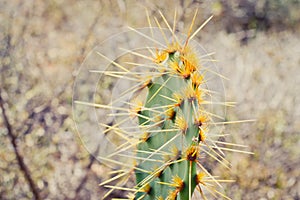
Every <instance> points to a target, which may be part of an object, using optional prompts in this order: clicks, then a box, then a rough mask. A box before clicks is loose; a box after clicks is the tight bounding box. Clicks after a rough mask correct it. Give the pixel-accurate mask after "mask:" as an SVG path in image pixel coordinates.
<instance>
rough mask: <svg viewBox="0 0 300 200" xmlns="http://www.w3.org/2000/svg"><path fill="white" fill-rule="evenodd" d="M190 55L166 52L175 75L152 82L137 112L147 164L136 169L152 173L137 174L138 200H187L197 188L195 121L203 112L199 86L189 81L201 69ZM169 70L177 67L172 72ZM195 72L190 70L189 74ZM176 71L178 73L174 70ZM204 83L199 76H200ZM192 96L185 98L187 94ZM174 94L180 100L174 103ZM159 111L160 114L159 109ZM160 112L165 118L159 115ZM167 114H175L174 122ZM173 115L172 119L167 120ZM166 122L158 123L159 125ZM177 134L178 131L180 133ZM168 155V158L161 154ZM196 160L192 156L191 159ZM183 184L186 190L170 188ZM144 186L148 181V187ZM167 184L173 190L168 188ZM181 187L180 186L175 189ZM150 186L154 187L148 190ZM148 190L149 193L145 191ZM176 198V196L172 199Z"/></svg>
mask: <svg viewBox="0 0 300 200" xmlns="http://www.w3.org/2000/svg"><path fill="white" fill-rule="evenodd" d="M188 53H189V52H188V51H186V52H179V51H177V50H176V51H175V52H164V53H162V54H165V55H166V57H167V58H166V60H164V61H162V63H165V64H164V66H165V67H166V68H169V69H170V71H171V73H164V74H163V75H162V76H161V77H158V78H154V79H153V80H151V82H150V83H149V84H148V96H147V99H146V103H145V105H144V108H147V109H145V110H143V109H142V110H140V111H139V124H140V126H141V127H150V128H146V130H148V132H147V133H146V138H142V140H143V141H142V142H141V143H140V144H139V145H138V146H137V149H138V150H139V151H138V153H137V157H139V158H145V159H144V160H142V161H141V162H140V163H139V164H138V168H141V169H144V170H146V171H152V172H153V173H151V174H148V173H144V172H140V171H138V170H136V182H137V186H138V187H139V188H140V189H141V190H143V192H138V193H137V194H136V199H139V198H142V199H145V200H148V199H149V200H152V199H159V198H162V199H173V198H175V199H180V200H187V199H189V198H190V196H189V195H191V194H192V193H193V191H194V189H195V187H196V185H197V180H196V177H197V171H196V162H195V161H196V159H197V154H198V143H199V142H200V140H199V138H200V136H199V132H200V126H199V123H197V122H198V119H197V117H196V116H198V115H199V113H194V112H195V111H199V108H200V106H201V102H199V101H200V100H201V96H200V95H201V93H200V91H201V89H200V87H199V86H200V85H199V84H196V85H195V83H194V82H195V81H193V80H192V78H191V76H192V75H194V74H198V71H197V68H196V67H198V66H190V67H189V66H187V65H193V64H194V63H188V64H187V62H189V61H188V60H186V59H185V58H186V57H189V56H187V55H185V54H188ZM170 65H173V66H177V67H178V69H181V70H176V71H173V72H174V73H172V68H171V67H170ZM189 68H191V69H189ZM173 69H174V68H173ZM198 77H200V76H198ZM188 90H190V93H191V94H194V95H190V96H189V95H186V94H185V93H187V92H189V91H188ZM174 94H178V96H180V97H182V99H177V101H178V102H176V101H175V98H174ZM156 108H159V109H156ZM157 110H160V111H162V112H161V113H162V114H157V112H155V111H157ZM167 113H171V117H170V116H168V114H167ZM169 115H170V114H169ZM156 118H157V120H158V122H159V121H162V122H161V123H156V121H155V120H153V121H152V120H149V119H156ZM176 129H177V130H176ZM172 149H173V150H174V149H176V151H175V152H173V154H175V155H172V153H170V155H169V156H167V155H163V154H161V152H172ZM193 154H194V155H193ZM148 159H155V160H158V161H163V162H164V164H160V165H157V166H155V165H153V161H148ZM175 177H177V178H178V177H179V179H178V180H180V179H181V180H182V183H183V185H182V186H177V187H176V186H170V184H176V181H175V183H174V178H175ZM145 180H146V181H145ZM164 183H169V184H164ZM177 184H178V183H177ZM149 186H150V187H149ZM145 188H146V189H145ZM172 193H173V196H172Z"/></svg>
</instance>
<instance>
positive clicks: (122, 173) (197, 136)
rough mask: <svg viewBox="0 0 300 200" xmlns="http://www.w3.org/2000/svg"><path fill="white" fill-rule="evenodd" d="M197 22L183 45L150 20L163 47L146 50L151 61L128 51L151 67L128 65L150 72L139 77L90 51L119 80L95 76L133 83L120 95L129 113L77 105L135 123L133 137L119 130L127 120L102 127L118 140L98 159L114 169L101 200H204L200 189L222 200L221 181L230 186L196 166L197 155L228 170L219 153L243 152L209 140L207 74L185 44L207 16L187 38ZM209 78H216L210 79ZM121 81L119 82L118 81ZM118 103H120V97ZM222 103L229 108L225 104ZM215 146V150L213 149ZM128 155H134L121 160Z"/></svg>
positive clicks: (210, 121) (210, 117) (199, 162)
mask: <svg viewBox="0 0 300 200" xmlns="http://www.w3.org/2000/svg"><path fill="white" fill-rule="evenodd" d="M160 14H161V13H160ZM196 15H197V12H196V13H195V15H194V18H193V21H192V23H191V26H190V29H189V32H188V34H187V36H186V37H185V39H184V40H182V39H181V38H179V37H178V36H176V35H175V32H174V30H175V27H173V29H171V28H170V26H169V24H168V22H167V20H166V19H165V17H164V16H163V15H162V14H161V17H162V18H163V20H164V22H165V23H166V25H167V27H168V29H167V31H170V32H171V34H172V38H171V40H168V39H167V36H166V34H165V33H164V30H163V29H162V28H161V26H160V24H159V23H158V21H157V20H156V22H157V25H158V27H159V31H161V33H162V34H161V35H162V37H164V39H165V42H166V45H163V48H157V49H156V51H152V50H151V49H149V52H150V53H151V54H152V57H150V56H148V55H143V54H140V53H137V52H134V51H128V52H127V53H130V54H132V55H134V56H138V57H143V58H147V59H148V60H151V62H152V63H150V64H145V65H143V64H141V63H137V62H136V63H131V64H133V65H134V66H142V67H143V66H147V67H150V68H151V71H150V72H148V74H146V76H142V75H141V74H142V73H134V72H131V71H130V69H131V68H129V67H126V66H123V65H121V64H119V63H117V62H116V60H113V59H110V58H108V57H106V56H105V55H103V54H101V53H100V52H97V53H98V55H100V56H101V57H102V58H104V59H105V60H107V61H109V62H110V63H111V64H112V65H113V66H115V67H117V68H118V69H120V70H121V71H123V72H122V73H120V72H117V71H106V72H103V71H101V72H100V73H101V74H102V75H103V74H104V75H105V76H111V77H115V78H120V77H121V78H124V77H126V76H127V79H128V80H134V81H136V80H138V81H140V83H139V84H138V86H137V87H133V88H129V90H126V91H127V93H130V95H129V96H130V98H129V99H130V102H126V104H127V105H130V109H126V108H122V106H120V105H119V106H116V105H113V104H110V105H103V104H93V103H84V102H79V101H77V103H81V104H85V105H90V106H95V107H98V108H102V109H112V110H117V111H120V112H121V111H125V112H126V113H113V115H115V116H121V115H125V116H126V118H127V117H128V116H131V117H133V118H135V119H136V121H137V123H138V128H139V131H138V133H139V134H136V132H130V131H128V130H130V128H131V127H127V129H123V128H122V127H121V125H123V126H124V122H125V121H126V120H127V119H125V120H122V121H121V122H114V123H108V124H103V123H102V124H101V125H102V126H103V127H105V128H106V130H105V131H104V133H105V134H107V133H108V132H109V131H112V132H114V133H115V137H114V138H113V139H112V140H114V141H115V140H119V139H120V138H121V140H122V139H123V140H122V141H123V142H121V143H119V144H118V145H119V147H118V148H117V149H116V150H115V151H114V152H113V153H111V154H110V155H108V156H106V157H105V156H100V157H98V159H99V160H100V161H101V162H102V163H105V164H107V165H108V166H110V167H112V168H113V169H115V172H113V174H114V175H113V177H111V178H109V179H108V180H106V181H104V182H102V183H101V184H100V185H104V186H105V187H106V188H110V190H109V191H108V193H107V194H106V195H104V196H103V198H106V197H107V196H108V195H109V194H110V193H111V192H112V191H113V190H125V191H128V192H130V193H129V194H128V195H127V197H128V199H143V200H160V199H168V200H172V199H174V200H189V199H191V198H192V196H193V193H194V191H195V190H196V188H197V190H198V191H199V194H200V195H201V197H202V198H203V199H206V197H205V193H204V191H203V188H206V189H207V191H208V192H209V193H211V194H212V195H213V196H215V197H216V196H218V195H219V196H221V197H223V198H226V199H229V198H228V197H227V196H226V195H224V194H222V193H221V192H219V191H218V190H217V189H216V186H221V185H220V182H223V181H226V182H230V181H231V180H219V179H218V178H216V177H215V176H212V175H211V174H210V172H209V171H210V170H208V169H206V168H205V167H204V165H203V163H204V162H205V158H204V156H203V155H204V154H206V155H208V156H210V157H212V158H213V159H214V160H216V161H217V162H219V163H220V164H222V165H223V166H225V167H227V168H229V166H230V164H229V162H228V161H227V160H226V159H225V157H224V156H225V154H224V152H223V151H226V150H228V151H236V152H242V153H250V152H247V151H242V150H235V149H231V148H229V147H228V148H227V147H226V145H230V147H232V146H234V144H232V143H226V142H221V141H217V140H214V139H212V138H211V137H210V136H209V134H208V128H209V125H215V124H218V123H215V122H214V119H213V118H216V117H217V118H218V115H217V114H212V113H211V112H210V111H209V110H207V107H206V106H207V105H210V104H212V103H211V102H210V101H209V100H208V98H207V97H208V96H211V95H212V93H211V91H210V90H209V89H208V88H206V87H205V84H206V79H205V72H206V70H204V67H205V66H202V63H203V62H202V61H203V60H201V59H200V56H199V52H198V51H197V49H195V48H194V47H193V46H192V45H190V43H191V40H192V39H193V37H194V36H195V35H196V34H197V33H198V32H199V31H200V30H201V29H202V28H203V27H204V25H205V24H206V23H207V22H208V21H209V20H210V19H211V17H210V18H209V19H208V20H206V21H205V22H204V23H203V24H202V25H201V26H200V27H199V28H198V29H197V30H196V31H195V32H194V33H193V34H191V33H192V29H193V25H194V21H195V19H196ZM148 19H149V18H148ZM132 31H133V32H135V33H138V34H139V35H140V36H142V37H145V38H147V39H149V38H150V39H149V40H150V41H153V39H152V38H151V37H150V36H145V34H144V33H142V32H139V31H138V30H135V29H132ZM153 31H154V29H153V30H152V28H151V33H152V34H153ZM157 43H160V42H157ZM145 48H146V47H145ZM128 63H129V62H128ZM95 72H96V71H95ZM98 72H99V71H98ZM213 73H214V74H215V75H217V76H219V77H222V76H221V75H219V74H218V73H216V72H213ZM122 74H124V76H121V75H122ZM145 77H146V78H145ZM124 85H126V84H124ZM131 90H132V91H131ZM129 91H130V92H129ZM142 97H144V98H142ZM118 100H120V101H121V100H122V98H120V99H118ZM114 102H116V100H115V101H114ZM221 104H222V105H229V103H226V102H223V103H221ZM123 107H124V105H123ZM225 123H234V122H219V124H225ZM218 144H221V146H220V147H219V146H218ZM224 145H225V146H224ZM238 147H241V146H240V145H239V146H238ZM131 150H132V152H133V153H129V154H126V153H125V152H127V153H128V151H131ZM118 156H120V157H118ZM121 157H122V158H124V157H125V160H126V159H130V158H133V159H134V160H135V162H134V165H133V166H130V164H128V162H127V163H126V161H125V160H124V159H123V160H122V161H121V160H120V159H119V158H121ZM133 174H134V175H135V186H133V187H132V186H126V183H128V181H129V180H130V177H131V176H132V175H133ZM116 180H118V181H117V183H114V182H115V181H116ZM114 184H115V185H114Z"/></svg>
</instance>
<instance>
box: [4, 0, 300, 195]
mask: <svg viewBox="0 0 300 200" xmlns="http://www.w3.org/2000/svg"><path fill="white" fill-rule="evenodd" d="M145 7H146V8H147V9H148V11H149V13H150V14H151V16H152V17H154V16H156V17H157V18H158V20H159V21H160V22H162V19H161V17H160V15H159V10H161V11H162V13H164V15H165V16H166V18H167V19H168V21H169V22H172V21H173V15H174V11H175V8H176V9H177V12H178V18H177V19H178V21H177V29H178V31H180V32H183V33H186V32H187V30H188V27H189V25H190V23H191V20H192V17H193V14H194V12H195V10H196V9H197V8H198V11H199V13H198V18H197V20H196V24H195V25H196V27H197V26H199V25H201V23H203V22H204V21H205V20H206V19H207V18H208V17H209V16H210V15H212V14H213V15H214V18H213V19H212V20H211V21H210V23H209V24H207V26H206V27H205V28H204V29H203V30H202V31H201V32H200V33H199V34H198V36H197V38H196V40H198V41H199V42H200V43H201V44H202V45H203V46H204V47H205V48H206V49H207V51H208V52H215V54H214V58H215V59H217V60H218V63H217V64H218V65H219V67H220V69H221V73H222V74H223V75H225V76H226V77H228V78H229V79H230V80H229V81H225V89H226V95H227V100H229V101H235V102H237V106H236V107H235V108H231V109H228V110H227V116H226V117H227V118H228V119H229V120H243V119H256V120H257V121H256V122H255V123H245V124H235V125H230V126H226V129H225V132H227V133H229V134H230V135H231V136H230V139H229V141H233V142H236V143H242V144H246V145H248V146H249V150H250V151H253V152H254V153H255V154H254V155H251V156H249V155H241V154H235V153H233V154H228V156H227V159H228V160H230V162H231V163H232V169H231V170H230V171H228V170H226V169H224V168H222V167H221V166H213V171H214V173H215V174H221V175H222V176H224V177H227V178H230V179H236V180H237V181H236V182H235V183H232V184H225V185H224V188H225V191H226V193H227V195H228V196H230V197H231V198H232V199H249V200H250V199H260V200H265V199H285V200H288V199H295V200H297V199H300V180H299V179H300V170H299V169H300V131H299V130H300V97H299V92H300V37H299V35H300V12H299V11H300V1H299V0H230V1H226V0H210V1H204V0H193V1H190V0H188V1H183V0H181V1H166V0H165V1H162V0H154V1H150V0H139V1H131V0H127V1H126V0H116V1H83V0H78V1H76V0H49V1H34V0H27V1H22V0H9V1H5V0H1V1H0V62H1V65H0V106H1V107H0V199H3V200H5V199H101V196H102V195H103V194H104V192H105V189H104V188H101V187H99V186H98V185H99V183H100V182H101V181H102V180H103V173H104V172H105V169H103V166H102V165H101V164H100V163H99V162H98V161H97V160H95V159H94V158H93V157H92V156H91V155H90V154H89V153H88V152H87V151H86V149H85V148H84V147H83V145H82V143H81V142H80V140H79V138H78V136H77V133H76V130H75V128H74V123H73V119H72V87H73V82H74V80H75V75H76V73H77V72H78V69H79V67H80V65H81V63H82V62H83V59H84V58H85V56H86V55H87V54H88V53H89V52H90V51H91V50H92V48H93V47H94V46H96V45H99V44H100V43H101V41H103V40H105V39H106V38H108V37H109V36H110V35H112V34H114V33H118V32H120V31H122V30H126V28H127V27H128V26H131V27H134V28H140V27H146V26H148V23H147V17H146V14H145ZM161 24H163V23H161ZM100 148H101V147H100ZM122 195H123V194H121V193H120V192H113V193H112V194H111V195H110V197H109V198H108V199H110V198H112V197H122Z"/></svg>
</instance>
